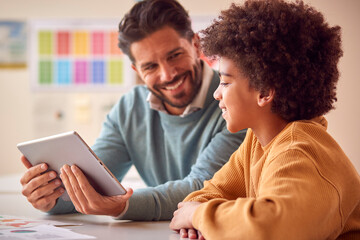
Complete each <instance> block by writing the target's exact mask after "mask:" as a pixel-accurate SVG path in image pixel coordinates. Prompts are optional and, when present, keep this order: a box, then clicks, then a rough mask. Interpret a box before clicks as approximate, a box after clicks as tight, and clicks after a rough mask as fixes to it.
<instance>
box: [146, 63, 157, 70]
mask: <svg viewBox="0 0 360 240" xmlns="http://www.w3.org/2000/svg"><path fill="white" fill-rule="evenodd" d="M155 67H156V65H155V64H151V65H148V66H146V67H145V68H144V70H145V71H149V70H152V69H154V68H155Z"/></svg>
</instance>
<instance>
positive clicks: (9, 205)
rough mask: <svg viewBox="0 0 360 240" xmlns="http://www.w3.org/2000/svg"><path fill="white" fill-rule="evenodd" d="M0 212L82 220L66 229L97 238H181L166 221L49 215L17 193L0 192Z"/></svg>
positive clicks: (22, 215)
mask: <svg viewBox="0 0 360 240" xmlns="http://www.w3.org/2000/svg"><path fill="white" fill-rule="evenodd" d="M0 214H3V215H11V216H18V217H27V218H31V219H44V220H55V221H60V222H64V223H66V222H69V223H81V224H82V225H79V226H68V227H66V228H69V229H72V230H73V231H74V232H76V233H81V234H86V235H91V236H95V237H96V239H106V240H108V239H115V238H116V239H124V240H126V239H131V240H137V239H139V240H140V239H141V240H146V239H159V240H161V239H166V240H175V239H176V240H178V239H180V236H179V234H177V233H175V232H173V231H171V230H170V229H169V221H160V222H132V221H118V220H113V219H112V218H111V217H107V216H94V215H82V214H65V215H48V214H46V213H43V212H41V211H38V210H36V209H34V208H33V207H32V205H31V204H30V203H28V202H27V200H26V198H25V197H24V196H22V195H21V194H20V193H19V192H1V191H0Z"/></svg>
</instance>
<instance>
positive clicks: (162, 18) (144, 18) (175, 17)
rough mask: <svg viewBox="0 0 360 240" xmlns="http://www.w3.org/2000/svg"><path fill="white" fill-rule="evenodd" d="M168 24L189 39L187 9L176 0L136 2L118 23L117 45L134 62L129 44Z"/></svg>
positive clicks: (189, 22) (189, 21)
mask: <svg viewBox="0 0 360 240" xmlns="http://www.w3.org/2000/svg"><path fill="white" fill-rule="evenodd" d="M165 26H169V27H172V28H173V29H174V30H175V31H176V32H177V33H178V34H179V35H180V36H181V37H184V38H186V39H187V40H189V41H191V39H192V37H193V35H194V32H193V30H192V28H191V20H190V17H189V15H188V13H187V11H186V10H185V9H184V8H183V7H182V6H181V5H180V4H179V3H178V2H177V1H176V0H144V1H140V2H138V3H136V4H135V5H134V6H133V7H132V9H131V10H130V11H129V12H128V13H127V14H126V15H125V16H124V18H123V19H122V20H121V22H120V24H119V47H120V49H121V50H122V51H123V53H125V54H126V55H128V56H129V58H130V59H131V61H133V62H134V57H133V56H132V55H131V52H130V46H131V44H132V43H134V42H137V41H140V40H142V39H144V38H145V37H147V36H148V35H150V34H152V33H154V32H155V31H157V30H159V29H161V28H163V27H165Z"/></svg>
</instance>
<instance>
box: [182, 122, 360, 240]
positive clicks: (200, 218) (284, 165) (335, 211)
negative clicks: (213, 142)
mask: <svg viewBox="0 0 360 240" xmlns="http://www.w3.org/2000/svg"><path fill="white" fill-rule="evenodd" d="M326 128H327V121H326V119H325V118H324V117H318V118H315V119H313V120H309V121H305V120H304V121H295V122H291V123H289V124H288V125H287V126H286V127H285V129H283V130H282V131H281V132H280V133H279V134H278V135H277V136H276V137H275V138H274V139H273V140H272V141H271V142H270V143H269V144H268V145H267V146H265V147H261V145H260V143H259V142H258V140H257V138H256V137H255V135H254V134H253V132H252V131H251V130H248V132H247V135H246V138H245V141H244V143H243V144H242V145H241V146H240V148H239V149H238V150H237V151H236V152H234V154H233V155H232V156H231V158H230V160H229V162H228V163H227V164H225V165H224V166H223V167H222V168H221V169H220V170H219V171H218V172H217V173H216V174H215V175H214V177H213V178H212V179H211V180H209V181H206V182H205V185H204V188H203V189H201V190H199V191H196V192H193V193H191V194H190V195H189V196H187V197H186V199H185V201H200V202H204V203H203V204H201V205H200V207H199V208H198V209H197V210H196V211H195V213H194V216H193V225H194V227H195V228H196V229H198V230H200V231H201V232H202V234H203V235H204V237H205V238H206V239H207V240H212V239H216V240H218V239H221V240H222V239H242V240H244V239H251V240H256V239H267V240H269V239H276V240H280V239H286V240H296V239H304V240H311V239H314V240H321V239H360V205H359V204H360V177H359V174H358V173H357V171H356V169H355V168H354V167H353V165H352V163H351V162H350V160H349V159H348V158H347V157H346V155H345V153H344V152H343V151H342V149H341V148H340V146H339V145H338V144H337V143H336V141H335V140H334V139H333V138H332V137H331V136H330V135H329V134H328V133H327V132H326Z"/></svg>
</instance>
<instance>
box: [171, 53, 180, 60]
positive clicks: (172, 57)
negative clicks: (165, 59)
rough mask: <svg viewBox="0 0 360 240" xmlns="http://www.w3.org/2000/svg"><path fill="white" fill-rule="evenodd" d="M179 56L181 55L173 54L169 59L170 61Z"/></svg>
mask: <svg viewBox="0 0 360 240" xmlns="http://www.w3.org/2000/svg"><path fill="white" fill-rule="evenodd" d="M180 54H181V53H174V54H172V55H171V56H170V57H169V59H170V60H171V59H174V58H177V57H178V56H180Z"/></svg>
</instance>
